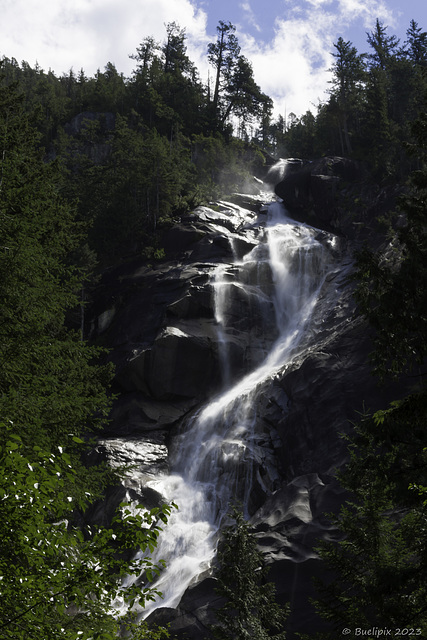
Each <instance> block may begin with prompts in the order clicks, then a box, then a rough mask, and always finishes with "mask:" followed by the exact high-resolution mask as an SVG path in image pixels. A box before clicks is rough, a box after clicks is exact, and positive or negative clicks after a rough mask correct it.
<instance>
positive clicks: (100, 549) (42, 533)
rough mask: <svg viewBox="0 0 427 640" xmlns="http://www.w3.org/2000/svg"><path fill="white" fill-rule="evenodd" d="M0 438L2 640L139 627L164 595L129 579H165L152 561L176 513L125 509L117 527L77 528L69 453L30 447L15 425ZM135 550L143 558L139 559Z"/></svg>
mask: <svg viewBox="0 0 427 640" xmlns="http://www.w3.org/2000/svg"><path fill="white" fill-rule="evenodd" d="M1 429H2V431H3V433H4V434H5V435H6V437H5V444H4V445H2V446H1V447H0V576H1V580H0V597H1V602H2V617H1V620H0V635H1V637H2V638H4V640H6V639H8V638H10V639H13V640H32V639H34V640H56V639H57V638H58V639H66V640H74V639H75V638H81V639H82V640H85V639H89V638H92V639H93V640H96V639H97V638H99V639H101V638H102V640H108V639H109V638H111V639H112V638H116V637H117V633H118V632H119V630H120V629H121V628H123V625H124V627H125V628H128V629H131V628H132V627H133V626H134V624H136V623H134V620H133V619H132V615H131V614H130V613H129V612H130V609H131V608H132V606H133V605H134V604H135V603H136V602H138V604H139V605H140V606H141V607H144V604H145V602H146V601H147V600H152V599H154V597H155V596H156V595H158V592H157V590H156V589H154V588H153V587H151V586H150V585H149V584H147V583H146V584H140V582H139V581H135V582H134V583H133V584H130V585H129V586H127V584H128V583H129V581H123V578H124V576H129V575H132V574H137V575H138V576H139V575H140V574H141V572H143V571H144V570H146V573H147V574H151V576H154V575H156V574H158V573H159V572H160V571H161V569H162V563H160V564H158V565H156V564H153V562H152V561H151V559H150V554H151V552H152V551H153V550H154V548H155V547H156V546H157V539H158V536H159V534H160V532H161V530H162V528H161V524H162V523H167V519H168V515H169V514H170V511H171V508H172V507H170V506H168V505H164V506H163V507H162V508H161V509H152V510H151V511H147V510H145V509H144V508H143V507H136V508H135V507H132V508H131V507H130V506H128V505H125V504H123V505H121V510H120V512H119V513H118V514H117V515H116V516H115V518H114V519H113V521H112V523H111V526H110V527H98V526H90V527H89V526H87V527H86V528H84V529H83V530H81V529H79V528H77V527H74V526H73V525H72V524H71V518H72V514H71V511H72V509H73V506H74V505H73V500H72V497H71V496H69V492H68V491H67V487H68V484H69V480H70V479H73V476H74V475H75V473H76V472H75V470H74V469H73V468H72V466H71V464H70V462H71V460H70V458H69V456H68V455H67V453H66V452H64V451H61V449H60V448H58V451H57V453H52V452H46V451H43V450H42V449H41V448H40V447H38V446H37V445H34V446H33V447H26V446H24V445H23V443H22V441H21V439H20V437H19V436H17V435H16V434H15V433H13V431H12V428H11V425H7V424H4V423H2V424H1ZM137 548H140V549H141V550H142V554H138V556H137V557H136V556H135V553H134V551H135V550H136V549H137ZM140 636H141V634H140ZM147 637H150V636H147Z"/></svg>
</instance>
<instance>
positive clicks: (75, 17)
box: [0, 0, 427, 116]
mask: <svg viewBox="0 0 427 640" xmlns="http://www.w3.org/2000/svg"><path fill="white" fill-rule="evenodd" d="M0 15H1V21H0V56H3V55H5V56H7V57H9V58H11V57H14V58H16V59H17V60H18V61H19V62H20V61H21V60H26V61H27V62H28V63H29V64H30V65H34V64H35V63H36V61H37V62H38V63H39V65H40V66H41V67H42V68H43V69H45V70H48V69H49V68H51V69H52V70H53V71H54V72H55V73H56V74H58V75H60V74H62V73H66V72H67V71H68V70H69V69H70V68H71V67H72V68H73V69H74V70H75V71H79V70H80V69H81V68H83V69H84V70H85V71H86V74H87V75H93V74H94V73H95V72H96V70H97V69H98V68H99V69H101V70H102V69H103V68H104V67H105V65H106V63H107V62H113V63H114V64H115V65H116V67H117V69H118V71H120V72H123V73H124V74H125V76H129V75H130V74H131V72H132V68H133V65H134V62H133V61H132V60H131V59H130V58H129V54H131V53H134V52H135V50H136V48H137V46H138V44H139V43H140V42H141V41H142V40H143V39H144V37H145V36H148V35H152V36H154V37H155V38H156V39H158V40H160V41H161V40H162V39H163V38H164V35H165V29H164V24H165V23H167V22H171V21H176V22H178V23H179V25H180V26H181V27H185V29H186V32H187V44H188V53H189V55H190V58H191V59H192V60H193V61H194V62H195V63H196V64H197V66H198V67H199V70H200V74H201V77H202V79H206V78H207V73H208V64H207V60H206V47H207V44H208V43H209V42H212V41H213V40H215V37H216V25H217V24H218V21H219V20H224V21H226V22H228V21H230V22H232V23H233V24H235V25H236V28H237V36H238V38H239V42H240V44H241V47H242V53H243V54H244V55H245V56H246V57H247V58H248V59H249V60H250V61H251V62H252V65H253V69H254V75H255V79H256V81H257V83H258V84H259V85H260V86H261V88H262V90H263V91H265V92H266V93H267V94H268V95H270V96H271V97H272V98H273V100H274V106H275V114H276V115H277V114H279V113H281V114H282V115H289V113H291V112H293V113H295V114H296V115H298V116H299V115H302V114H303V113H305V112H306V111H307V110H309V109H310V110H312V111H313V112H314V113H315V112H316V107H317V105H318V104H319V102H320V101H322V100H323V99H324V98H325V91H326V90H327V88H328V79H329V77H330V74H329V71H328V69H329V68H330V66H331V63H332V58H331V52H332V51H333V50H334V47H333V43H334V42H336V41H337V39H338V37H339V36H342V37H343V38H344V39H345V40H350V41H351V42H353V44H354V45H355V46H356V47H357V49H358V50H359V51H360V53H362V52H366V51H368V50H369V46H368V44H367V42H366V32H367V31H368V32H369V31H371V30H372V29H373V27H374V24H375V20H376V18H379V19H380V20H381V21H382V22H383V23H384V25H387V26H388V27H389V29H388V33H389V34H390V35H392V34H395V35H397V36H398V37H399V38H400V39H401V41H402V42H403V41H404V40H405V37H406V30H407V28H408V26H409V23H410V20H411V19H414V20H415V21H416V22H417V23H418V25H419V26H420V27H422V28H423V30H425V31H427V0H403V1H402V0H72V1H70V0H0Z"/></svg>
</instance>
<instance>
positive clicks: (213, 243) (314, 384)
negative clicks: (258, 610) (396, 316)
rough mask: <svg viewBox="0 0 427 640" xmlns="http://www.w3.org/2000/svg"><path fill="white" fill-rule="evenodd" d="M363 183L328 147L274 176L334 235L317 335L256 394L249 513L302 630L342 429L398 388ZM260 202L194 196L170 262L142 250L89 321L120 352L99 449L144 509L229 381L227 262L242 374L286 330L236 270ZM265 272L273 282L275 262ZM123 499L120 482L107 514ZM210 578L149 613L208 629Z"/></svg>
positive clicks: (100, 296)
mask: <svg viewBox="0 0 427 640" xmlns="http://www.w3.org/2000/svg"><path fill="white" fill-rule="evenodd" d="M358 179H359V174H358V171H357V170H356V169H355V167H354V166H353V165H352V166H349V165H348V163H346V162H345V161H343V160H342V159H322V160H321V161H318V162H317V163H315V164H311V165H304V164H302V163H298V162H294V163H293V170H291V171H289V172H288V173H287V174H286V175H285V177H284V179H283V180H282V181H281V182H280V184H279V185H278V186H276V193H277V194H278V195H279V196H280V197H281V198H282V199H283V200H284V201H285V203H286V205H287V208H288V211H289V212H290V214H291V215H292V216H294V217H296V218H298V219H300V220H306V221H307V222H308V223H309V224H310V225H313V226H316V227H318V228H319V229H321V231H319V232H316V233H317V237H318V238H319V241H322V242H326V241H327V240H328V238H330V237H333V238H334V242H333V247H334V248H333V251H331V260H332V261H335V262H334V264H335V266H334V267H333V268H332V269H331V270H330V271H329V272H328V275H327V277H326V281H325V283H324V285H323V288H322V290H321V292H320V297H319V303H318V305H317V306H316V309H315V312H314V314H313V318H312V320H311V324H310V326H309V331H310V335H309V336H308V337H307V347H306V348H305V349H304V350H303V351H302V352H301V354H300V355H299V356H298V357H295V358H294V359H293V360H292V362H291V363H290V364H289V365H288V366H286V367H284V368H283V369H279V370H278V371H277V372H276V374H275V375H274V376H272V377H271V378H269V379H267V380H266V381H265V382H264V383H263V385H262V388H261V389H260V390H259V391H257V395H256V405H257V406H256V425H255V433H256V446H257V461H256V464H255V465H254V469H255V471H254V474H253V481H252V484H251V488H250V495H249V500H248V512H249V515H250V516H251V524H252V525H253V527H254V530H255V531H256V534H257V537H258V541H259V544H260V547H261V548H262V550H263V552H264V553H265V556H266V559H267V562H268V563H269V564H270V565H271V572H270V578H271V579H273V580H274V581H275V583H276V585H277V591H278V597H279V599H280V601H282V602H286V601H290V602H291V606H292V616H291V618H290V621H289V631H290V637H292V632H293V631H310V630H312V629H315V628H316V625H317V624H318V623H317V622H316V620H315V618H314V615H313V612H312V611H311V609H310V606H309V604H308V597H309V595H310V594H311V590H312V587H311V578H312V577H313V576H314V575H316V574H318V573H319V572H321V571H322V568H321V565H320V562H319V560H318V559H317V557H316V554H315V552H314V551H313V545H315V543H316V541H317V540H318V539H319V538H321V537H328V536H333V535H334V532H333V531H331V530H330V528H329V525H328V522H327V518H326V515H325V514H326V513H327V512H330V511H332V510H335V509H337V508H338V506H339V504H340V502H341V500H342V498H343V496H342V491H341V489H340V487H339V486H338V485H337V483H336V481H335V479H334V476H335V472H336V469H337V468H339V467H340V465H342V464H343V462H344V461H345V459H346V448H345V445H344V443H343V440H342V438H341V434H342V433H345V432H348V431H349V430H350V429H351V422H352V421H354V420H356V419H357V416H358V412H360V411H363V409H364V407H366V408H369V409H376V408H378V407H381V406H385V405H386V403H387V402H388V400H389V399H391V398H393V397H396V395H397V394H396V390H395V389H391V388H386V389H384V388H382V389H379V388H378V386H377V383H376V381H375V380H374V379H373V378H372V376H371V374H370V370H369V365H368V364H367V356H368V353H369V351H370V348H371V345H370V342H369V335H368V332H367V327H366V325H365V323H364V321H363V320H362V319H361V318H360V317H358V315H357V313H356V310H355V304H354V301H353V298H352V285H351V283H350V282H349V279H348V276H349V273H350V271H351V265H352V255H353V250H354V247H355V245H357V244H358V243H359V242H360V241H361V239H363V237H365V236H366V235H368V233H369V229H370V225H371V224H372V218H373V212H372V213H369V212H368V211H367V209H366V208H363V207H361V206H360V204H357V205H356V204H355V203H354V193H355V184H356V181H357V180H358ZM264 198H265V195H260V196H259V197H252V198H244V203H245V205H246V207H245V208H243V207H241V206H240V204H237V202H240V203H242V201H243V200H242V198H238V197H235V198H234V203H230V202H220V203H216V204H215V205H212V206H210V207H207V206H206V207H199V208H197V209H196V210H195V211H194V212H193V213H192V214H189V215H186V216H183V217H182V219H181V221H180V222H179V223H178V224H176V225H175V226H174V227H173V228H172V229H170V230H169V231H168V232H167V234H166V236H165V238H164V246H165V249H166V260H164V261H162V262H161V263H159V264H156V265H155V266H153V265H151V266H150V265H147V264H146V262H144V261H142V260H138V259H135V260H134V261H133V262H132V263H128V264H126V265H123V266H121V267H118V268H116V269H113V270H111V271H110V272H108V273H107V274H105V275H104V278H103V280H102V282H101V284H100V286H99V289H98V291H97V295H96V298H95V304H94V307H93V322H92V327H91V333H92V337H94V338H95V337H97V338H98V339H101V340H102V341H103V342H104V343H105V344H107V345H108V346H109V348H110V349H111V356H110V357H111V359H112V360H113V362H114V363H115V365H116V377H115V383H114V384H115V390H117V391H118V392H119V393H120V396H119V398H118V400H117V401H116V403H115V405H114V409H113V413H112V422H111V425H110V427H109V429H108V431H107V432H106V433H105V436H104V438H103V441H102V442H100V444H99V450H100V451H103V452H104V454H105V455H107V456H108V457H109V459H110V461H111V462H112V464H115V463H123V462H129V463H132V464H135V472H134V473H133V474H131V475H130V476H129V478H128V480H127V481H126V483H125V484H126V488H127V489H128V490H130V491H131V497H138V496H140V499H142V500H143V501H144V503H145V504H147V506H152V505H154V504H156V503H158V502H160V501H161V500H162V499H163V498H162V496H161V495H160V494H159V493H157V492H156V490H154V489H153V488H152V486H150V481H151V480H152V479H153V478H155V477H157V476H158V475H159V474H164V473H167V469H168V466H169V451H170V449H171V448H172V449H173V446H174V444H173V443H174V442H176V434H177V433H179V431H180V428H181V427H182V425H183V424H184V423H185V421H186V420H188V418H189V416H191V415H192V413H193V412H195V411H196V410H198V409H199V408H200V407H201V406H203V403H205V402H207V401H208V399H209V398H212V397H213V396H214V395H215V393H217V392H218V391H219V390H220V388H221V385H222V384H223V375H221V371H223V363H222V361H221V358H222V349H221V341H222V340H224V335H223V334H221V332H219V331H218V324H219V320H218V316H217V309H216V306H215V305H216V303H215V287H214V284H213V277H214V274H215V273H218V268H220V269H221V273H222V277H223V278H224V279H225V280H227V279H228V280H229V281H230V282H231V283H232V284H230V286H229V287H228V304H227V323H226V335H225V339H226V343H227V349H228V363H229V368H230V370H229V371H228V375H229V379H230V381H232V380H236V379H239V377H241V376H243V375H244V374H245V372H247V371H251V370H252V369H253V368H254V367H255V366H256V365H257V363H258V362H259V361H260V360H261V359H262V358H264V357H265V355H266V353H268V350H269V349H270V348H271V345H272V344H273V343H274V341H275V340H276V338H277V329H276V327H275V326H274V323H273V322H272V321H271V317H272V314H271V313H269V310H268V309H266V308H265V307H264V306H263V305H267V306H268V305H269V304H270V305H271V303H270V302H269V301H268V300H267V301H266V302H265V303H264V302H262V303H261V302H260V300H261V298H260V296H258V295H251V293H250V291H251V282H248V283H247V286H246V287H244V286H241V283H239V282H238V281H237V280H236V281H234V280H233V278H234V276H235V272H236V269H237V268H236V261H239V260H240V259H241V258H242V257H243V256H245V255H247V254H248V253H249V252H250V251H251V250H252V249H253V248H254V247H256V246H257V243H258V242H259V239H260V236H261V235H262V234H263V233H264V228H265V224H266V208H265V206H264V203H263V199H264ZM351 204H353V205H354V208H353V209H352V208H351V207H350V205H351ZM248 205H249V207H250V208H247V207H248ZM322 234H323V235H322ZM326 234H333V236H332V235H329V236H328V238H327V237H326ZM261 271H262V269H261ZM257 278H258V279H259V281H260V282H263V283H264V286H265V287H266V288H267V289H268V287H269V286H270V279H271V274H270V273H269V271H268V269H267V268H265V273H263V272H261V273H258V274H257ZM230 384H231V383H230ZM122 495H123V491H116V492H112V494H111V495H110V502H109V504H108V505H103V507H102V509H103V510H104V512H105V511H109V510H110V509H111V508H112V506H113V505H114V504H115V503H117V502H118V501H120V499H121V497H122ZM102 509H101V511H99V512H98V517H102ZM214 584H215V581H214V578H213V577H212V575H211V573H210V572H209V571H208V572H205V573H204V574H202V575H200V576H199V577H198V578H197V579H196V580H195V581H193V582H192V583H191V584H190V586H189V588H188V589H187V591H186V592H185V594H184V596H183V597H182V599H181V601H180V602H179V605H178V606H176V607H175V606H174V607H173V608H158V609H157V610H156V611H154V613H152V614H151V617H150V619H153V620H155V621H159V622H165V621H167V622H171V630H172V632H174V633H175V634H176V636H177V637H178V638H184V637H188V638H194V639H196V638H203V637H205V635H206V634H207V625H208V624H209V623H210V622H212V620H213V611H214V608H215V603H216V596H215V593H214V590H213V588H214Z"/></svg>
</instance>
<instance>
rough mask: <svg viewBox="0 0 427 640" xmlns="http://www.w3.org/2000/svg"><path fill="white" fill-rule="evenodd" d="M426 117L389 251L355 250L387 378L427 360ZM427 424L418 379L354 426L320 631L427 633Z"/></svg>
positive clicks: (323, 551) (330, 546) (328, 552)
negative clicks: (324, 628)
mask: <svg viewBox="0 0 427 640" xmlns="http://www.w3.org/2000/svg"><path fill="white" fill-rule="evenodd" d="M378 69H379V72H380V73H381V74H384V70H383V69H381V68H379V66H378ZM426 123H427V116H426V114H425V112H423V113H422V114H421V115H420V117H419V118H418V119H417V120H416V122H415V123H414V125H413V127H412V131H413V139H414V146H413V147H412V149H410V150H411V151H412V153H414V152H415V154H416V157H417V160H418V166H419V168H418V169H417V171H415V172H414V173H413V174H412V176H411V177H410V181H409V185H408V189H407V191H406V193H405V195H403V196H402V197H401V199H400V202H399V210H400V214H401V216H402V218H401V221H400V224H399V225H395V226H394V227H393V225H392V224H391V222H390V221H389V246H388V248H387V250H386V251H384V252H383V253H382V254H381V253H379V252H378V253H373V252H372V251H369V250H368V249H365V250H363V251H362V252H361V253H360V254H359V256H358V262H357V265H358V270H357V273H356V281H357V283H358V284H357V289H356V298H357V301H358V303H359V306H360V309H361V311H362V313H363V314H364V315H365V316H366V318H367V319H368V320H369V323H370V325H371V327H372V328H373V329H374V330H375V333H374V345H375V350H374V352H373V353H372V362H373V364H374V372H375V373H376V374H377V375H379V376H380V378H381V379H382V380H383V381H384V380H387V379H388V378H390V377H394V378H398V377H400V376H402V374H405V373H408V372H409V371H411V370H413V369H414V367H415V366H416V365H421V364H422V363H423V360H424V357H425V352H426V345H427V331H426V330H427V326H426V317H425V311H426V303H425V302H426V282H427V273H426V265H427V262H426V256H427V254H426V250H427V243H426V230H425V212H426V193H427V192H426V189H427V178H426V148H427V147H426V141H427V126H426ZM403 216H404V217H403ZM426 421H427V392H426V389H425V384H424V381H423V378H422V376H420V377H419V381H418V385H417V386H416V387H415V388H414V390H413V392H412V393H411V394H410V395H409V396H407V397H405V398H403V399H401V400H396V401H394V402H392V403H391V405H390V406H389V407H388V408H387V409H383V410H380V411H377V412H376V413H375V414H374V415H372V416H370V415H365V416H363V417H362V419H361V420H360V421H359V423H358V424H357V425H356V426H355V430H354V435H353V436H352V438H351V440H350V446H349V452H350V462H349V463H348V465H347V466H346V467H345V468H344V470H343V471H341V473H340V474H339V480H340V483H341V485H342V486H343V487H344V489H346V490H347V492H348V495H349V498H348V499H347V501H346V502H345V504H344V505H343V507H342V508H341V510H340V512H339V514H338V515H337V516H333V517H332V523H333V524H334V525H335V526H336V528H337V530H338V533H339V540H338V541H337V542H325V543H323V544H322V545H321V547H320V549H319V553H320V556H321V558H322V560H323V561H324V562H325V565H326V567H327V569H328V570H329V571H330V576H329V580H328V581H323V582H320V583H319V585H318V587H319V598H318V600H317V602H316V607H317V610H318V611H319V613H320V614H321V615H322V617H323V618H324V619H325V620H327V621H328V622H329V623H330V624H331V627H332V630H331V632H330V633H326V634H324V635H323V636H322V637H325V638H335V637H336V634H337V633H339V632H340V631H342V629H343V628H350V629H354V628H355V627H358V628H362V629H369V628H373V627H377V628H393V627H394V628H401V629H402V628H414V629H415V630H416V633H417V634H418V635H420V636H421V637H422V636H424V635H425V634H426V633H427V610H426V606H425V603H426V600H427V586H426V585H427V514H426V499H425V491H426V489H425V487H426V482H427V456H426V453H427V432H426V428H425V425H426Z"/></svg>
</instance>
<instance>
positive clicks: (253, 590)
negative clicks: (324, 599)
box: [212, 509, 288, 640]
mask: <svg viewBox="0 0 427 640" xmlns="http://www.w3.org/2000/svg"><path fill="white" fill-rule="evenodd" d="M230 517H231V518H232V520H233V521H234V523H233V524H230V525H228V526H227V527H225V529H224V530H223V532H222V539H221V542H220V545H219V551H218V561H219V569H218V571H217V579H218V588H217V593H218V594H219V595H221V596H222V597H224V598H225V599H226V602H225V604H224V605H223V607H222V608H221V609H220V610H219V611H218V612H217V616H218V619H219V621H220V624H219V625H218V626H215V627H213V629H212V631H213V633H214V636H215V638H218V640H249V638H250V639H251V640H268V639H274V640H284V639H285V638H286V634H285V632H284V631H283V630H282V629H283V625H284V622H285V620H286V618H287V615H288V607H284V608H282V607H280V606H279V605H278V604H277V602H276V599H275V588H274V585H273V583H271V582H266V581H265V578H266V575H267V573H268V569H266V567H265V565H264V561H263V557H262V554H261V553H260V551H259V550H258V548H257V544H256V539H255V538H254V536H253V534H252V533H251V531H250V529H249V525H248V523H247V522H246V521H245V519H244V518H243V515H242V513H241V512H240V511H238V510H237V509H234V510H233V511H232V512H231V514H230Z"/></svg>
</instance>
